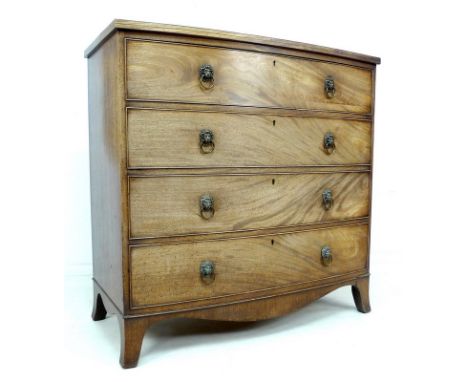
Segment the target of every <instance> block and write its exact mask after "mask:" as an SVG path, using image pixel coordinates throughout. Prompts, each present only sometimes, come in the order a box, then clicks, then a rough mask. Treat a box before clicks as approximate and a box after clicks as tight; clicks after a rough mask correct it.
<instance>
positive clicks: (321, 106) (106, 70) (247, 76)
mask: <svg viewBox="0 0 468 382" xmlns="http://www.w3.org/2000/svg"><path fill="white" fill-rule="evenodd" d="M85 56H86V57H87V58H88V73H89V76H88V79H89V82H88V88H89V137H90V163H91V170H90V174H91V209H92V223H93V224H92V229H93V232H92V233H93V280H94V309H93V313H92V317H93V319H94V320H102V319H104V318H105V317H106V315H107V314H108V313H112V314H117V316H118V317H119V323H120V330H121V339H122V345H121V356H120V362H121V365H122V366H123V367H124V368H128V367H134V366H136V365H137V362H138V358H139V354H140V348H141V344H142V340H143V337H144V333H145V331H146V329H147V328H148V327H149V326H150V325H152V324H154V323H156V322H157V321H159V320H162V319H165V318H169V317H191V318H200V319H210V320H228V321H256V320H261V319H268V318H272V317H278V316H280V315H283V314H286V313H288V312H291V311H293V310H296V309H299V308H300V307H302V306H304V305H306V304H308V303H310V302H311V301H313V300H316V299H318V298H320V297H322V296H324V295H325V294H327V293H329V292H331V291H333V290H335V289H336V288H338V287H341V286H345V285H348V286H351V287H352V292H353V293H352V295H353V297H354V301H355V304H356V308H357V309H358V310H359V311H360V312H368V311H369V310H370V306H369V295H368V287H369V227H370V210H371V208H370V207H371V206H370V200H371V184H372V137H373V134H372V131H373V111H374V89H375V66H376V64H378V63H380V59H378V58H376V57H371V56H366V55H362V54H358V53H352V52H346V51H341V50H335V49H330V48H324V47H320V46H316V45H309V44H304V43H296V42H290V41H285V40H278V39H271V38H267V37H260V36H249V35H243V34H238V33H230V32H221V31H213V30H204V29H196V28H186V27H177V26H168V25H160V24H152V23H140V22H133V21H124V20H115V21H114V22H113V23H112V24H111V25H110V26H109V27H108V28H107V29H106V30H105V31H104V32H103V33H102V34H101V35H100V36H99V37H98V38H97V39H96V41H95V42H94V43H93V44H92V45H91V46H90V47H89V48H88V50H87V51H86V53H85Z"/></svg>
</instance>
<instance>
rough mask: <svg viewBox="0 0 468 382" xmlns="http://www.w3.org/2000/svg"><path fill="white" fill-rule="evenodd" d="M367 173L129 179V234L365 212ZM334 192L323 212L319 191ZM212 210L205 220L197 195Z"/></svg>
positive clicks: (318, 219)
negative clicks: (208, 197)
mask: <svg viewBox="0 0 468 382" xmlns="http://www.w3.org/2000/svg"><path fill="white" fill-rule="evenodd" d="M368 181H369V176H368V174H367V173H364V174H360V173H352V174H302V175H274V176H266V175H248V176H242V175H239V176H237V175H234V176H216V177H208V176H185V177H183V176H173V177H156V178H130V179H129V183H130V184H129V188H130V195H129V199H130V234H131V238H145V237H157V236H171V235H177V234H179V235H183V234H196V233H198V234H199V233H209V232H225V231H238V230H246V229H259V228H269V227H276V226H285V227H286V226H293V225H300V224H307V223H315V222H322V221H327V220H339V219H345V218H347V219H350V218H358V217H364V216H367V213H368V192H369V185H368ZM326 188H329V189H331V190H332V191H333V195H334V203H333V206H332V208H331V209H330V210H328V211H326V210H325V209H324V208H323V206H322V192H323V191H324V190H325V189H326ZM204 194H209V195H211V196H212V197H213V199H214V205H215V214H214V216H213V217H212V218H211V219H209V220H205V219H203V218H202V217H201V215H200V207H199V199H200V197H201V196H202V195H204Z"/></svg>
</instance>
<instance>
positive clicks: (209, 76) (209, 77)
mask: <svg viewBox="0 0 468 382" xmlns="http://www.w3.org/2000/svg"><path fill="white" fill-rule="evenodd" d="M199 80H200V85H201V86H202V88H204V89H211V88H213V86H214V69H213V67H212V66H211V65H210V64H203V65H202V66H200V70H199Z"/></svg>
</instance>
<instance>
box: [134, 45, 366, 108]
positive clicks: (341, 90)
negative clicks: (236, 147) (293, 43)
mask: <svg viewBox="0 0 468 382" xmlns="http://www.w3.org/2000/svg"><path fill="white" fill-rule="evenodd" d="M126 60H127V98H128V99H136V100H138V99H152V100H162V101H181V102H189V103H192V102H198V103H205V104H223V105H241V106H257V107H280V108H293V109H322V110H338V111H346V112H353V113H369V112H370V110H371V80H372V76H371V71H370V70H364V69H358V68H352V67H349V66H346V65H338V64H329V63H323V62H315V61H310V60H305V59H299V58H288V57H283V56H281V57H276V56H274V55H269V54H259V53H253V52H244V51H236V50H231V49H218V48H207V47H195V46H185V45H176V44H169V43H155V42H149V41H137V40H127V49H126ZM202 64H210V65H212V66H213V68H214V71H215V86H214V88H212V89H211V90H205V89H202V87H201V86H200V83H199V75H198V70H199V68H200V66H201V65H202ZM327 76H332V77H333V78H334V79H335V86H336V95H335V97H333V98H331V99H328V98H327V97H326V96H325V93H324V80H325V78H326V77H327Z"/></svg>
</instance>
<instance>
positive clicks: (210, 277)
mask: <svg viewBox="0 0 468 382" xmlns="http://www.w3.org/2000/svg"><path fill="white" fill-rule="evenodd" d="M200 278H201V280H202V281H203V282H204V283H205V284H210V283H212V282H213V281H214V279H215V265H214V263H213V262H212V261H210V260H205V261H202V262H201V264H200Z"/></svg>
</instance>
